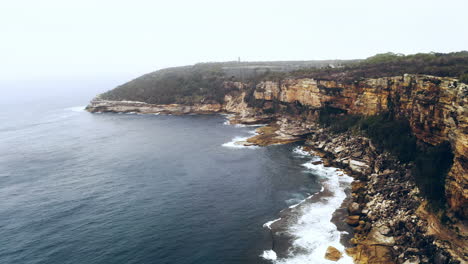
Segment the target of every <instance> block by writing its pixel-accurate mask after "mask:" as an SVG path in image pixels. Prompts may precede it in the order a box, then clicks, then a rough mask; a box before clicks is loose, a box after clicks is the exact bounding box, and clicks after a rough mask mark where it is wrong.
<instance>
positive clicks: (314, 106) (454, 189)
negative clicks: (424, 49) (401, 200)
mask: <svg viewBox="0 0 468 264" xmlns="http://www.w3.org/2000/svg"><path fill="white" fill-rule="evenodd" d="M253 96H254V98H255V100H256V106H257V108H259V110H257V111H255V112H257V113H258V112H262V111H263V112H273V113H282V112H288V110H289V112H291V111H292V112H295V113H296V114H297V113H299V114H300V115H302V121H309V122H310V121H313V120H316V119H317V117H318V112H319V111H320V110H321V109H323V108H326V107H329V108H333V109H335V110H338V111H341V112H342V113H343V114H354V115H366V116H369V115H376V114H379V113H384V112H390V113H392V114H393V115H394V116H395V117H396V118H405V119H408V120H409V123H410V126H411V129H412V132H413V133H414V135H415V136H416V137H417V138H418V139H419V140H421V141H422V142H425V143H428V144H431V145H438V144H441V143H442V142H444V141H448V142H450V144H451V146H452V149H453V152H454V159H453V166H452V168H451V170H450V172H449V173H448V177H447V181H446V191H447V201H448V203H449V205H450V208H451V209H452V210H453V211H454V212H455V213H457V214H459V215H460V216H462V217H468V85H467V84H464V83H460V82H459V81H458V80H457V79H454V78H441V77H434V76H428V75H408V74H405V75H404V76H395V77H385V78H377V79H364V80H360V81H355V82H354V83H351V84H346V83H340V82H336V81H324V80H313V79H286V80H282V81H277V82H273V81H264V82H261V83H259V84H257V85H256V87H255V90H254V93H253ZM288 108H294V109H293V110H290V109H288ZM356 166H359V164H358V163H356Z"/></svg>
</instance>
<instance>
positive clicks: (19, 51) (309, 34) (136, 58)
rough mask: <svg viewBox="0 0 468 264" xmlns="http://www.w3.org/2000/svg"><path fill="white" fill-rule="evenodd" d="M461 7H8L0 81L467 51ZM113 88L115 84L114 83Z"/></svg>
mask: <svg viewBox="0 0 468 264" xmlns="http://www.w3.org/2000/svg"><path fill="white" fill-rule="evenodd" d="M467 7H468V3H467V2H466V1H461V0H448V1H444V2H442V3H439V2H438V1H419V0H418V1H402V0H398V1H392V2H386V3H381V2H376V1H370V0H360V1H353V2H349V1H337V0H334V1H327V2H316V1H302V0H298V1H289V2H285V1H264V0H259V1H255V2H252V1H237V2H235V3H229V4H227V3H221V2H219V1H214V0H204V1H197V2H191V1H171V2H164V1H145V0H141V1H108V0H105V1H99V2H97V1H91V0H82V1H59V0H44V1H28V0H23V1H14V2H12V1H10V2H5V3H3V5H2V9H1V10H0V30H1V32H2V35H3V36H2V39H3V41H2V44H1V45H2V49H0V58H1V62H0V70H1V71H2V75H1V77H0V80H9V81H24V80H56V79H58V80H60V79H63V80H68V79H71V80H73V79H80V78H87V79H93V78H96V79H115V78H117V79H120V80H119V82H123V81H125V80H128V79H129V78H135V77H138V76H139V75H141V74H144V73H147V72H151V71H154V70H157V69H161V68H165V67H172V66H181V65H190V64H194V63H198V62H213V61H233V60H237V58H238V57H240V58H241V60H242V61H273V60H275V61H278V60H281V61H288V60H322V59H363V58H366V57H369V56H372V55H374V54H377V53H383V52H389V51H391V52H395V53H403V54H412V53H418V52H431V51H434V52H444V53H445V52H453V51H460V50H466V49H468V47H467V45H466V44H467V43H468V35H466V34H462V33H463V32H464V30H465V29H466V26H467V22H466V18H465V16H464V12H465V10H466V9H467ZM116 81H117V80H116Z"/></svg>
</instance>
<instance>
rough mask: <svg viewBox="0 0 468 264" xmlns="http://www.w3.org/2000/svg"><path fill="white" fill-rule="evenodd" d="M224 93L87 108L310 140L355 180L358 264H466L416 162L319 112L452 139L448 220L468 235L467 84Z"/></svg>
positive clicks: (365, 82) (422, 78)
mask: <svg viewBox="0 0 468 264" xmlns="http://www.w3.org/2000/svg"><path fill="white" fill-rule="evenodd" d="M223 86H224V87H223V89H224V90H225V91H227V92H226V94H225V95H224V99H223V101H222V102H216V101H203V100H202V101H200V102H199V103H196V104H193V105H181V104H166V105H156V104H148V103H144V102H134V101H108V100H102V99H101V98H99V97H97V98H95V99H94V100H93V101H92V102H91V103H90V105H89V106H88V107H87V110H88V111H90V112H135V113H151V114H156V113H163V114H188V113H198V114H208V113H234V114H235V115H234V116H232V117H231V118H230V119H231V123H246V124H269V125H268V126H267V127H262V128H261V129H259V130H258V132H259V134H258V135H257V136H256V137H254V138H251V139H249V140H248V141H247V142H246V144H255V145H269V144H277V143H288V142H293V141H297V140H304V139H305V138H306V137H308V140H307V142H306V144H309V145H310V147H311V148H313V149H316V150H319V151H321V152H323V153H325V154H324V155H327V156H328V157H329V158H330V160H331V161H330V163H331V164H333V165H334V166H337V167H340V168H344V169H346V170H349V171H350V173H352V174H354V175H357V176H356V181H355V182H354V183H353V194H352V203H351V204H350V205H349V207H348V212H349V217H348V219H347V220H346V222H347V223H348V224H349V225H350V226H352V227H353V229H354V232H355V237H354V238H353V239H352V241H351V243H352V244H353V245H354V247H353V248H350V249H348V250H347V253H348V254H350V255H352V256H353V257H354V259H355V262H356V263H380V264H382V263H388V264H393V263H398V264H401V263H437V264H447V263H460V261H459V260H456V258H458V259H460V258H463V257H467V256H466V252H464V251H466V250H463V248H466V247H464V244H465V246H466V243H464V242H463V241H465V242H466V240H465V239H467V237H466V232H459V233H458V234H454V235H453V236H452V235H450V234H452V233H453V230H448V229H445V227H443V226H442V225H441V224H440V221H439V220H438V219H437V217H434V216H433V215H431V214H430V213H428V212H426V211H425V210H424V200H423V198H421V196H420V195H419V190H418V188H417V187H416V185H415V183H414V178H413V176H412V174H411V164H402V163H400V162H399V161H398V160H396V159H395V158H394V157H391V156H390V155H389V154H388V153H381V152H379V151H377V150H376V148H375V147H374V145H373V144H372V142H371V141H370V140H369V139H367V138H363V137H356V136H352V135H350V134H349V133H345V134H341V135H331V134H330V133H329V131H326V130H323V129H321V128H320V127H319V126H318V125H317V121H318V119H319V117H320V114H321V112H323V111H328V110H330V109H331V110H332V111H333V112H334V113H335V114H339V115H363V116H371V115H377V114H381V113H388V114H390V115H392V116H393V117H395V118H397V119H398V118H401V119H406V120H408V121H409V124H410V127H411V130H412V133H413V134H414V135H415V136H416V137H417V138H418V140H420V141H421V142H424V143H427V144H430V145H433V146H436V145H438V144H441V143H443V142H449V143H450V145H451V148H452V150H453V154H454V155H453V156H454V158H453V163H452V166H451V168H450V170H449V172H448V175H447V177H446V182H445V190H446V198H447V202H448V205H449V213H448V215H449V216H453V217H451V218H452V219H461V220H460V221H462V222H461V223H462V224H461V227H460V228H461V229H463V230H464V229H466V226H465V222H463V221H464V219H466V217H468V85H467V84H464V83H461V82H459V81H458V80H457V79H454V78H446V77H444V78H442V77H434V76H428V75H408V74H405V75H403V76H394V77H384V78H373V79H372V78H370V79H362V80H356V81H354V82H352V83H342V82H338V81H331V80H314V79H308V78H302V79H283V80H281V81H261V82H259V83H242V82H234V81H225V82H224V84H223ZM454 221H456V220H454ZM441 230H442V231H441ZM463 230H462V231H463ZM447 234H449V235H447ZM460 237H461V240H460ZM460 248H461V250H460ZM452 255H453V256H455V257H451V256H452ZM460 256H461V257H460ZM449 261H450V262H449Z"/></svg>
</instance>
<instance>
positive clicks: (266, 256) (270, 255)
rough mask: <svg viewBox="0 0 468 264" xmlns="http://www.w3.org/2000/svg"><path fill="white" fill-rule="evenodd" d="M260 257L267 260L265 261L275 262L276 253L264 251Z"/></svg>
mask: <svg viewBox="0 0 468 264" xmlns="http://www.w3.org/2000/svg"><path fill="white" fill-rule="evenodd" d="M260 257H262V258H264V259H267V260H273V261H274V260H276V258H277V257H276V252H275V251H273V250H265V251H263V254H262V255H260Z"/></svg>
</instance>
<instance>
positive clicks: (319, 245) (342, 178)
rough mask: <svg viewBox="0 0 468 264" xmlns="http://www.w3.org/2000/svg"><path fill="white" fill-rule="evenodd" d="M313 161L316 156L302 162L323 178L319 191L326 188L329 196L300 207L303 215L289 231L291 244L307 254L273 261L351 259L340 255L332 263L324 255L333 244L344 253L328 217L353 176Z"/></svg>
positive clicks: (319, 262) (316, 262)
mask: <svg viewBox="0 0 468 264" xmlns="http://www.w3.org/2000/svg"><path fill="white" fill-rule="evenodd" d="M316 160H319V158H318V157H314V158H313V159H312V161H310V162H307V163H305V164H303V165H304V166H305V167H306V168H308V169H310V170H311V171H313V172H315V173H316V174H317V175H319V176H321V177H322V179H323V187H322V189H321V192H323V191H324V190H325V189H327V190H328V191H329V192H330V193H331V196H329V197H325V198H322V200H320V201H317V202H314V203H310V204H306V205H304V206H303V207H302V208H301V209H300V210H301V211H302V212H301V213H302V214H301V216H300V217H299V219H298V220H297V222H296V223H295V224H293V225H292V226H290V227H289V232H290V233H291V234H292V235H294V237H295V238H296V239H295V240H294V241H293V246H294V247H295V248H301V249H303V250H304V251H305V252H306V253H300V254H297V255H292V256H290V257H287V258H285V259H281V260H277V261H275V263H277V264H296V263H301V264H302V263H313V264H322V263H323V264H327V263H340V264H348V263H349V264H351V263H353V261H352V259H351V258H350V257H349V256H347V255H346V254H343V258H341V259H340V260H339V261H338V262H332V261H329V260H326V259H325V258H324V256H325V252H326V250H327V248H328V246H333V247H335V248H337V249H338V250H340V251H341V252H344V249H345V248H344V246H343V245H342V244H341V243H340V236H341V232H340V231H338V229H337V228H336V226H335V224H333V223H332V222H331V218H332V216H333V213H334V212H335V211H336V209H338V208H339V207H340V206H341V203H342V202H343V200H344V199H345V198H346V193H345V189H346V188H348V187H349V186H350V183H351V182H352V178H351V177H349V176H347V175H345V174H343V173H342V172H340V171H338V170H337V169H336V168H332V167H325V166H324V165H323V164H317V165H314V164H312V162H313V161H316ZM301 203H303V202H301ZM296 206H297V205H295V206H294V207H296ZM301 252H303V251H301Z"/></svg>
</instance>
